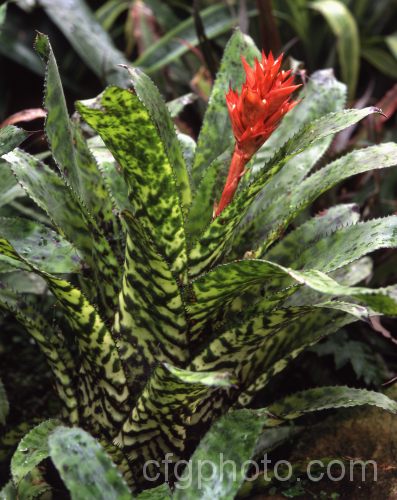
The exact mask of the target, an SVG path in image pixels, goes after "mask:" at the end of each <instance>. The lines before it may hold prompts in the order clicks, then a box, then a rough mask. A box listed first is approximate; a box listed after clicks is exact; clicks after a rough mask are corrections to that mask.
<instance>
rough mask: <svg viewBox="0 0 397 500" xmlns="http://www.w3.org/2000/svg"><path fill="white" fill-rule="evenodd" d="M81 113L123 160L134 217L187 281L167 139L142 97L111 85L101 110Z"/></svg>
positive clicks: (82, 107) (86, 109) (82, 108)
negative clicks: (162, 138)
mask: <svg viewBox="0 0 397 500" xmlns="http://www.w3.org/2000/svg"><path fill="white" fill-rule="evenodd" d="M77 108H78V111H79V112H80V114H81V115H82V117H83V118H84V120H85V121H86V122H87V123H88V124H89V125H90V126H91V127H92V128H93V129H94V130H96V131H97V132H98V134H99V135H100V136H101V138H102V139H103V141H104V142H105V144H106V145H107V147H108V148H109V150H110V151H111V153H112V154H113V156H114V158H115V159H116V160H117V161H118V163H119V164H120V166H121V168H122V170H123V174H124V177H125V179H126V182H127V184H128V187H129V195H130V202H131V206H132V207H133V212H134V215H135V217H136V218H137V219H138V220H139V222H140V223H141V224H142V226H143V227H144V229H145V230H146V231H147V232H148V234H149V235H150V237H151V238H152V239H153V240H154V241H155V242H156V245H157V247H158V248H159V250H160V252H161V253H162V255H163V256H164V257H165V258H166V259H167V260H168V261H169V262H170V265H171V269H172V271H173V272H174V273H175V274H176V275H177V276H179V275H180V276H181V279H182V280H185V279H186V261H187V257H186V245H185V233H184V227H183V216H182V208H181V205H180V203H179V194H178V190H177V185H176V182H175V179H174V176H173V173H172V172H173V171H172V167H171V165H170V162H169V160H168V157H167V155H166V152H165V149H164V147H163V143H162V142H161V139H160V137H159V135H158V133H157V130H156V127H155V125H154V124H153V123H152V121H151V118H150V115H149V113H148V111H147V110H146V108H145V107H144V106H143V104H142V103H141V101H140V100H139V98H138V97H137V96H136V95H134V94H133V93H131V92H129V91H128V90H122V89H120V88H118V87H108V88H107V89H106V90H105V92H104V93H103V94H102V97H101V107H100V108H89V107H87V106H85V105H84V104H83V103H79V104H78V106H77Z"/></svg>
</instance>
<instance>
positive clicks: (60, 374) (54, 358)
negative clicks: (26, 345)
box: [0, 290, 79, 424]
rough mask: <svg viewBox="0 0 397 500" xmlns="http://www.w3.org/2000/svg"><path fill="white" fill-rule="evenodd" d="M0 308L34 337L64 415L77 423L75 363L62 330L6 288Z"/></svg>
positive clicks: (0, 298)
mask: <svg viewBox="0 0 397 500" xmlns="http://www.w3.org/2000/svg"><path fill="white" fill-rule="evenodd" d="M0 309H2V310H4V311H7V312H9V313H11V314H12V315H13V316H14V318H15V319H16V320H17V321H18V322H19V323H20V324H21V325H23V326H24V327H25V329H26V331H27V332H28V333H29V335H30V336H31V337H32V338H33V339H34V340H35V342H36V343H37V345H38V346H39V348H40V350H41V352H42V353H43V354H44V356H45V358H46V360H47V363H48V365H49V367H50V369H51V371H52V373H53V375H54V379H55V384H56V389H57V394H58V396H59V398H60V399H61V401H62V403H63V404H64V407H65V409H66V411H67V415H66V418H67V420H68V421H69V422H70V423H71V424H77V423H78V422H79V405H78V391H77V366H76V363H75V360H74V359H73V357H72V355H71V353H70V351H69V346H67V345H66V343H65V338H64V336H63V334H62V332H61V331H60V330H59V329H57V328H56V327H54V326H53V325H51V324H50V323H48V321H47V320H46V319H45V318H44V316H43V315H42V314H40V313H39V312H38V311H36V310H35V309H34V308H33V307H32V306H29V305H28V304H26V303H25V302H24V301H23V299H22V298H21V297H19V296H18V295H17V294H13V293H12V292H11V291H10V290H8V292H7V298H6V300H4V299H3V298H2V297H0Z"/></svg>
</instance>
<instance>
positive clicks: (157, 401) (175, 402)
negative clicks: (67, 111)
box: [115, 365, 233, 486]
mask: <svg viewBox="0 0 397 500" xmlns="http://www.w3.org/2000/svg"><path fill="white" fill-rule="evenodd" d="M197 379H198V376H197V375H196V374H194V373H189V371H186V370H180V369H176V368H173V367H170V366H169V365H167V366H165V365H157V366H156V367H155V368H154V369H153V370H152V373H151V376H150V378H149V379H148V381H147V384H146V386H145V387H144V390H143V391H142V393H141V394H140V397H139V399H138V401H137V402H136V404H135V407H134V408H133V410H132V411H131V413H130V414H129V416H128V418H127V419H126V421H125V422H124V424H123V427H122V430H121V432H120V434H119V435H118V436H117V438H116V439H115V443H116V444H118V445H119V446H121V447H122V448H123V450H124V451H125V453H127V454H128V456H129V460H130V464H131V466H132V471H133V477H134V478H135V479H136V482H137V486H138V485H139V482H140V481H142V479H141V478H142V477H143V468H144V467H145V464H146V469H145V470H146V472H147V477H154V476H155V475H157V474H158V473H160V476H162V474H164V464H160V467H159V468H157V467H154V466H153V465H152V463H151V462H148V460H156V459H157V458H158V457H159V456H165V454H166V453H173V454H174V457H173V458H172V460H178V459H179V458H182V457H183V458H185V456H186V447H187V446H188V445H189V446H192V443H197V441H198V440H199V439H200V436H201V434H202V432H203V429H205V428H206V426H208V424H209V422H211V420H212V419H213V418H214V417H215V416H216V414H217V412H218V413H219V411H220V408H222V406H223V398H224V397H226V396H227V393H228V392H227V391H228V387H230V386H231V385H232V384H233V377H232V376H230V375H229V374H228V373H212V374H211V373H205V374H204V375H203V382H200V381H196V380H197ZM193 446H194V445H193ZM160 476H158V477H160Z"/></svg>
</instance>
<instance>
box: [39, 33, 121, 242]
mask: <svg viewBox="0 0 397 500" xmlns="http://www.w3.org/2000/svg"><path fill="white" fill-rule="evenodd" d="M35 49H36V52H37V53H38V55H39V56H40V57H41V58H42V60H43V62H44V63H45V65H46V77H45V96H44V106H45V108H46V110H47V118H46V121H45V131H46V134H47V138H48V141H49V145H50V149H51V151H52V154H53V157H54V159H55V161H56V162H57V165H58V168H59V169H60V171H61V173H62V175H63V176H64V178H65V179H66V180H67V182H69V183H70V185H71V187H72V188H73V189H74V191H75V192H76V193H77V194H78V195H79V196H80V198H81V199H82V201H83V203H84V204H85V205H86V206H87V208H88V210H89V212H90V213H91V214H92V215H93V217H94V218H95V219H96V220H97V224H98V226H99V227H101V228H102V229H103V230H104V231H105V232H106V233H105V234H106V235H107V236H108V237H109V239H111V237H112V236H113V237H116V236H117V235H116V234H113V235H112V232H114V231H117V220H116V219H115V217H114V215H113V206H112V202H111V198H110V196H109V193H108V191H107V189H106V186H105V183H104V180H103V178H102V176H101V174H100V172H99V170H98V167H97V165H96V163H95V160H94V158H93V157H92V155H91V153H90V151H89V149H88V146H87V144H86V142H85V140H84V138H83V136H82V133H81V131H80V130H79V128H78V126H77V125H76V124H74V123H72V122H71V120H70V119H69V113H68V109H67V107H66V100H65V96H64V93H63V89H62V83H61V79H60V76H59V71H58V66H57V63H56V60H55V56H54V53H53V51H52V47H51V44H50V42H49V39H48V37H47V36H45V35H43V34H38V35H37V37H36V42H35ZM109 233H110V234H109Z"/></svg>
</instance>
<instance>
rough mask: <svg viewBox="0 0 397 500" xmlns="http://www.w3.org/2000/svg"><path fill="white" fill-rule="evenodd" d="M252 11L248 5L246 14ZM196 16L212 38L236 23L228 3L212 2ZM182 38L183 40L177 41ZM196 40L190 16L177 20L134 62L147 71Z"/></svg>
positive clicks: (162, 63)
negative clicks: (181, 20) (173, 26)
mask: <svg viewBox="0 0 397 500" xmlns="http://www.w3.org/2000/svg"><path fill="white" fill-rule="evenodd" d="M255 12H256V11H255V10H254V9H250V10H249V11H248V15H249V16H252V15H254V13H255ZM200 17H201V19H202V22H203V23H204V26H205V34H206V36H207V38H209V39H212V38H215V37H217V36H219V35H221V34H222V33H225V32H227V31H229V30H230V29H231V28H232V27H233V26H235V25H236V24H237V23H238V20H237V19H236V18H234V17H233V16H232V15H231V10H230V7H229V6H226V5H212V6H210V7H208V8H206V9H203V10H202V11H201V12H200ZM180 40H184V42H185V43H181V42H180ZM198 43H199V39H198V36H197V31H196V28H195V26H194V19H193V16H191V17H189V18H188V19H186V20H185V21H183V22H181V23H179V24H178V25H177V26H176V27H175V28H174V29H172V30H170V31H168V32H167V33H166V34H165V35H164V36H163V37H162V38H160V40H158V41H157V42H156V43H154V44H153V45H152V46H151V47H149V48H148V49H147V50H146V51H145V52H144V53H143V54H142V55H141V56H140V57H139V58H138V59H137V60H136V61H135V62H134V65H135V66H140V67H142V68H144V70H145V72H146V73H148V74H151V73H154V72H155V71H159V70H160V69H161V68H163V67H164V66H165V65H167V64H169V63H171V62H173V61H175V60H179V59H180V57H181V56H182V55H183V54H185V53H186V52H188V51H189V50H190V47H194V46H196V45H197V44H198Z"/></svg>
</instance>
